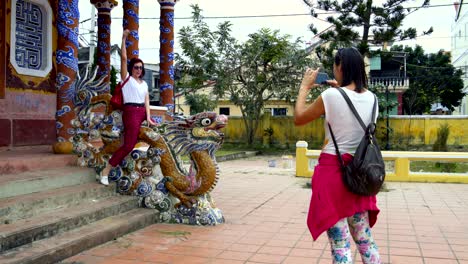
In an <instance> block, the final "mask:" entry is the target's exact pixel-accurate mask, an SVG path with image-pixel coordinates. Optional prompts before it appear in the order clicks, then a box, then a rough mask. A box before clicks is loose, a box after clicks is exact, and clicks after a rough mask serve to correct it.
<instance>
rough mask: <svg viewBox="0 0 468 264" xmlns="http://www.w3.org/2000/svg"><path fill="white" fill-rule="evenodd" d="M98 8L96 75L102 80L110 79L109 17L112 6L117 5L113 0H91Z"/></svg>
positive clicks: (107, 80)
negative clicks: (102, 78)
mask: <svg viewBox="0 0 468 264" xmlns="http://www.w3.org/2000/svg"><path fill="white" fill-rule="evenodd" d="M91 4H93V5H94V6H95V7H96V9H97V10H98V44H97V58H98V59H97V66H98V74H97V77H98V78H100V77H102V76H105V77H104V82H106V83H108V82H109V81H110V50H111V44H110V34H111V17H110V12H111V10H112V8H114V7H115V6H117V1H115V0H91Z"/></svg>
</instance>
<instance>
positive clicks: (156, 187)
mask: <svg viewBox="0 0 468 264" xmlns="http://www.w3.org/2000/svg"><path fill="white" fill-rule="evenodd" d="M82 75H83V74H82ZM95 75H96V74H95V73H94V75H92V74H90V73H89V71H86V72H85V73H84V76H83V77H79V78H78V79H77V81H76V83H75V97H74V104H75V112H76V118H75V119H74V120H73V121H72V124H73V127H74V137H73V145H74V151H75V152H76V153H77V155H78V157H79V158H78V160H79V163H80V164H81V165H82V166H88V167H90V168H93V169H94V170H95V171H96V173H99V172H100V171H101V170H103V169H104V168H105V166H106V164H107V162H108V159H109V158H110V156H111V155H112V153H113V152H114V151H115V150H116V149H117V148H118V147H119V146H120V143H121V132H122V128H123V125H122V117H121V112H120V111H118V110H113V109H112V106H111V105H110V104H109V101H110V97H111V96H110V94H108V93H101V94H99V93H100V92H102V91H105V90H106V87H105V85H106V84H104V82H103V80H102V79H101V80H95ZM226 123H227V117H226V116H224V115H217V114H216V113H213V112H203V113H199V114H196V115H193V116H190V117H186V118H185V117H176V118H175V120H174V121H170V122H164V123H162V124H160V125H159V126H157V127H149V126H148V124H147V122H146V121H145V122H144V123H143V124H142V126H141V128H140V133H139V144H138V145H145V147H140V148H136V149H134V150H133V151H132V152H131V153H130V154H129V155H128V156H127V157H126V159H124V160H123V161H122V163H121V164H120V165H119V166H118V167H116V168H114V169H112V170H111V171H110V173H109V181H110V182H115V185H116V189H117V192H119V193H121V194H126V195H136V196H138V197H140V204H141V206H143V207H147V208H153V209H156V210H158V211H159V212H160V219H161V221H163V222H170V223H185V224H193V225H216V224H219V223H222V222H224V217H223V215H222V212H221V210H220V209H218V208H216V206H215V204H214V201H213V199H212V198H211V196H210V192H211V190H212V189H213V188H214V187H215V185H216V182H217V179H218V174H219V170H218V166H217V163H216V158H215V152H216V150H217V149H219V147H220V146H221V144H222V143H223V139H224V135H223V134H222V133H221V132H220V129H222V128H223V127H225V125H226ZM101 142H102V143H101ZM99 143H100V146H99ZM184 156H188V159H189V163H190V165H189V166H187V165H184V163H183V162H182V161H181V157H182V158H184Z"/></svg>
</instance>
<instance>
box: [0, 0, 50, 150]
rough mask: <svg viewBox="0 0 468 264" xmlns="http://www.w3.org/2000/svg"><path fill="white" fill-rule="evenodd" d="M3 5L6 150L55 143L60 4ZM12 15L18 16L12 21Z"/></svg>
mask: <svg viewBox="0 0 468 264" xmlns="http://www.w3.org/2000/svg"><path fill="white" fill-rule="evenodd" d="M0 5H2V10H1V12H2V15H1V18H0V23H2V25H4V26H5V31H4V32H5V34H2V38H0V42H1V44H2V45H1V46H0V48H1V52H2V53H3V58H2V59H3V60H4V62H5V64H4V65H5V66H4V71H0V75H2V76H0V81H1V82H0V90H1V92H0V127H1V128H2V129H0V147H8V148H10V147H18V146H29V145H45V144H52V143H53V142H54V141H55V138H56V131H55V112H56V105H57V103H56V101H57V97H56V92H55V80H56V65H55V50H56V48H57V30H56V25H55V16H54V11H53V10H56V9H57V8H56V1H55V0H34V1H31V0H7V1H2V3H0ZM17 8H19V10H16V9H17ZM15 10H16V12H13V11H15ZM12 14H18V16H15V17H13V19H12ZM26 25H27V27H25V26H26ZM12 53H13V54H12ZM2 95H3V96H2Z"/></svg>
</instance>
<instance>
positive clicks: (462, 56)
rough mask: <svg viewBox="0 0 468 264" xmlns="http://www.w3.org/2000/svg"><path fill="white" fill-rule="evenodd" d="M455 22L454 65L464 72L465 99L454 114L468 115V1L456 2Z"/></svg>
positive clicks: (453, 31)
mask: <svg viewBox="0 0 468 264" xmlns="http://www.w3.org/2000/svg"><path fill="white" fill-rule="evenodd" d="M454 5H455V11H456V12H455V20H454V21H453V24H452V34H451V39H452V64H453V66H454V67H455V68H458V69H461V70H462V71H463V72H464V75H463V76H462V78H463V83H464V88H463V91H464V93H465V97H463V99H462V102H461V105H460V106H459V107H457V108H456V109H455V111H454V112H453V113H454V114H461V115H468V1H467V0H460V1H459V2H455V3H454Z"/></svg>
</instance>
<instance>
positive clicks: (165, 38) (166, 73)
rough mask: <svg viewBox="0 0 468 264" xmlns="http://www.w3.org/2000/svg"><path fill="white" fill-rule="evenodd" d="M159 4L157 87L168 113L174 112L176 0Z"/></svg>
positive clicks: (162, 0)
mask: <svg viewBox="0 0 468 264" xmlns="http://www.w3.org/2000/svg"><path fill="white" fill-rule="evenodd" d="M158 2H159V4H160V5H161V16H160V20H159V30H160V35H159V42H160V49H159V87H160V91H161V102H162V104H161V105H162V106H166V107H167V109H168V110H167V111H168V113H167V114H168V115H169V116H173V113H174V6H175V4H176V2H177V0H158Z"/></svg>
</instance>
